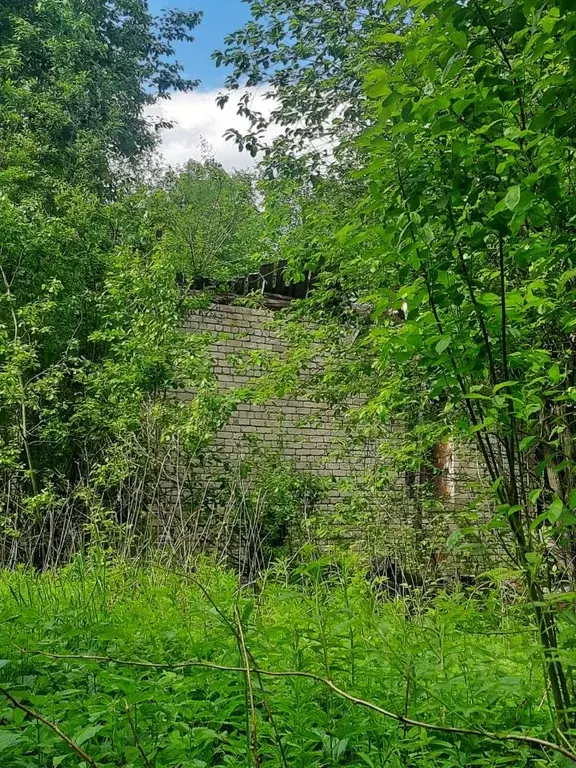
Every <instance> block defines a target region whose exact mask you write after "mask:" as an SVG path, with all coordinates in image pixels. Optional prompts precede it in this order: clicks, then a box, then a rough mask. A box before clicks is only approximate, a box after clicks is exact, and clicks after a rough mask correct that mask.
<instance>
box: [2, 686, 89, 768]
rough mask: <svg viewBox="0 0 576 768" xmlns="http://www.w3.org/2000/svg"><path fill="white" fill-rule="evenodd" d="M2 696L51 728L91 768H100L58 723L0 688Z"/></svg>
mask: <svg viewBox="0 0 576 768" xmlns="http://www.w3.org/2000/svg"><path fill="white" fill-rule="evenodd" d="M0 694H2V696H5V697H6V698H7V699H8V701H9V702H10V703H11V704H12V706H13V707H15V708H16V709H20V710H22V712H25V713H26V714H27V715H29V716H30V717H32V718H33V719H34V720H38V722H39V723H42V725H45V726H46V727H47V728H50V730H51V731H54V733H55V734H56V736H58V738H60V739H62V741H64V742H65V743H66V744H67V745H68V746H69V747H70V749H71V750H72V751H73V752H76V754H77V755H78V757H81V758H82V760H84V762H85V763H87V764H88V765H89V766H91V768H98V766H97V764H96V762H95V760H93V759H92V758H91V757H90V755H88V754H87V753H86V752H84V750H83V749H82V747H80V746H78V744H76V742H75V741H72V739H71V738H70V736H67V735H66V734H65V733H64V731H61V730H60V728H59V727H58V726H57V725H56V723H53V722H52V721H51V720H48V719H46V718H45V717H44V715H41V714H40V713H39V712H36V711H35V710H34V709H30V707H27V706H26V705H25V704H22V702H21V701H18V699H15V698H14V696H12V694H11V693H9V692H8V691H7V690H6V689H5V688H0Z"/></svg>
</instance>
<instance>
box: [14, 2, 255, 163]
mask: <svg viewBox="0 0 576 768" xmlns="http://www.w3.org/2000/svg"><path fill="white" fill-rule="evenodd" d="M0 2H2V0H0ZM148 3H149V7H150V11H151V13H153V14H154V15H158V14H160V12H161V11H162V9H163V8H182V9H183V10H190V9H192V10H198V11H203V12H204V18H203V20H202V23H201V24H200V26H199V27H197V28H196V30H195V31H194V36H195V41H194V42H193V43H190V44H189V43H186V44H179V45H178V46H177V57H178V60H179V61H180V63H181V64H182V65H183V66H184V71H185V74H186V75H187V76H188V77H191V78H193V79H200V80H201V81H202V84H201V86H200V88H199V89H198V90H196V91H193V92H192V93H175V94H173V95H172V98H171V99H169V100H165V101H161V102H159V103H158V104H156V105H155V106H154V107H152V108H151V110H150V113H151V115H152V116H153V117H155V118H163V119H164V120H168V121H170V122H171V123H173V126H174V127H173V128H172V129H171V130H166V131H164V132H163V133H162V134H161V146H160V153H161V155H162V158H163V160H164V161H165V162H166V163H169V164H170V165H174V166H181V165H183V164H184V163H186V161H187V160H189V159H191V158H193V159H195V160H201V159H202V158H203V157H205V156H206V147H208V148H209V150H208V153H209V154H210V155H211V156H213V157H215V158H216V159H217V160H218V161H219V162H221V163H222V164H223V165H224V166H225V167H226V168H228V169H234V168H238V169H240V168H252V167H253V166H254V164H255V161H254V159H253V158H252V157H250V155H249V154H247V153H240V152H238V149H237V147H236V145H235V143H234V142H233V141H226V140H225V134H226V131H227V130H228V129H230V128H234V129H236V130H239V131H243V130H245V129H247V128H248V124H247V121H246V119H245V118H244V117H241V116H239V115H238V114H237V101H238V98H239V97H241V96H242V95H243V94H244V93H245V91H244V90H242V91H239V92H238V93H237V94H235V95H234V97H233V98H231V100H230V102H229V104H228V105H227V106H226V108H225V109H224V110H221V109H220V108H219V107H217V106H216V97H217V96H218V93H219V92H220V91H221V90H222V88H223V85H224V80H225V78H226V70H225V69H223V68H217V67H216V66H215V65H214V62H213V61H212V58H211V54H212V53H213V51H214V50H216V49H217V48H221V47H222V46H223V43H224V37H225V36H226V35H227V34H229V33H230V32H234V31H236V30H237V29H239V28H240V27H242V26H243V25H244V23H245V22H246V21H248V19H249V18H250V6H249V4H248V3H244V2H242V0H148ZM266 93H267V92H266V88H265V87H260V88H251V89H250V90H249V95H250V98H251V100H252V104H253V105H254V107H255V108H256V109H258V110H261V111H264V112H266V111H268V110H269V109H270V102H269V101H268V100H267V99H266Z"/></svg>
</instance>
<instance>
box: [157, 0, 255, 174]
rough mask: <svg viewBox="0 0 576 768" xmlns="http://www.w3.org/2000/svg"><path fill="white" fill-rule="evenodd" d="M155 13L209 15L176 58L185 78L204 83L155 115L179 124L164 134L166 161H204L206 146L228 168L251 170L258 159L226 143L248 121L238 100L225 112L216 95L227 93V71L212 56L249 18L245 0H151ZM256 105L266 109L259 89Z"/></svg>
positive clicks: (180, 47) (177, 96) (176, 96)
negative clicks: (238, 107) (230, 131)
mask: <svg viewBox="0 0 576 768" xmlns="http://www.w3.org/2000/svg"><path fill="white" fill-rule="evenodd" d="M149 7H150V11H151V12H152V13H153V14H155V15H157V14H159V13H160V11H161V10H162V9H163V8H166V7H175V8H183V9H185V10H188V9H192V10H199V11H203V12H204V18H203V20H202V23H201V24H200V26H199V27H197V28H196V29H195V30H194V38H195V40H194V42H193V43H182V44H178V46H177V57H178V60H179V61H180V63H181V64H182V65H183V66H184V73H185V75H186V76H188V77H191V78H194V79H199V80H201V85H200V87H199V88H198V89H197V90H196V91H195V92H193V93H188V94H181V93H178V94H174V96H173V97H172V99H170V100H169V101H163V102H160V103H159V104H158V105H156V106H155V107H154V108H153V109H152V110H151V113H152V114H153V115H155V116H160V117H163V118H165V119H168V120H170V121H172V122H173V123H175V127H174V128H173V129H172V130H171V131H167V132H165V133H163V135H162V146H161V152H162V155H163V158H164V160H165V161H166V162H168V163H170V164H172V165H179V164H182V163H184V162H186V160H188V159H189V158H194V159H201V157H202V143H203V142H206V143H207V144H208V145H209V146H210V147H211V152H212V154H213V155H214V156H215V157H216V159H217V160H219V161H220V162H221V163H222V164H223V165H224V166H225V167H226V168H228V169H233V168H249V167H252V166H253V165H254V160H253V159H252V158H251V157H250V155H249V154H247V153H240V152H238V150H237V149H236V146H235V144H234V143H233V142H230V141H225V140H224V138H223V135H224V133H225V131H226V130H227V129H228V128H236V129H242V127H243V126H245V125H246V122H245V121H244V120H243V119H242V118H239V117H238V116H237V115H236V106H235V105H236V101H237V99H232V100H231V102H230V103H229V104H228V106H227V107H226V108H225V109H224V110H221V109H220V108H219V107H217V106H216V103H215V102H216V96H217V95H218V93H219V92H220V91H221V90H222V87H223V85H224V80H225V77H226V74H227V73H226V70H225V69H223V68H217V67H216V66H215V64H214V62H213V61H212V59H211V54H212V52H213V51H214V50H216V49H217V48H222V47H223V44H224V37H225V36H226V35H227V34H228V33H230V32H234V31H235V30H236V29H239V28H240V27H241V26H242V25H243V24H244V23H245V22H246V21H247V20H248V19H249V18H250V9H249V6H248V4H247V3H244V2H242V0H149ZM251 95H252V97H253V102H254V103H255V105H257V106H264V107H265V100H264V98H263V92H262V91H258V90H256V91H254V92H253V93H252V94H251Z"/></svg>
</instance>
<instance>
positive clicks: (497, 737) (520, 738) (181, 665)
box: [0, 648, 576, 764]
mask: <svg viewBox="0 0 576 768" xmlns="http://www.w3.org/2000/svg"><path fill="white" fill-rule="evenodd" d="M19 650H21V651H22V652H23V653H27V654H32V655H39V656H47V657H48V658H51V659H61V660H65V661H74V660H77V661H96V662H98V663H109V664H121V665H124V666H132V667H144V668H147V669H186V668H191V667H196V668H201V669H212V670H215V671H219V672H236V673H241V674H243V675H246V672H247V669H246V668H245V667H230V666H225V665H222V664H216V663H214V662H210V661H200V660H198V661H197V660H190V661H181V662H176V663H172V664H170V663H160V664H157V663H154V662H151V661H129V660H125V659H116V658H114V657H112V656H88V655H69V654H57V653H48V652H47V651H29V650H26V649H25V648H20V649H19ZM249 671H250V672H253V673H254V674H258V675H266V676H267V677H276V678H281V677H284V678H293V677H300V678H306V679H308V680H313V681H314V682H316V683H320V684H321V685H324V686H326V688H329V689H330V690H331V691H333V692H334V693H335V694H336V695H337V696H340V697H341V698H342V699H345V700H346V701H350V702H352V704H356V705H357V706H359V707H363V708H364V709H368V710H370V711H371V712H376V713H377V714H379V715H382V716H383V717H387V718H389V719H390V720H395V721H396V722H397V723H401V724H402V725H406V726H412V727H414V728H422V729H424V730H427V731H437V732H440V733H454V734H462V735H468V736H478V737H480V738H483V739H489V740H490V741H496V742H505V741H511V742H516V743H518V744H526V745H528V746H531V747H534V748H536V749H549V750H551V751H552V752H557V753H558V754H560V755H564V757H567V758H568V759H569V760H571V761H572V762H573V763H575V764H576V753H575V752H573V751H572V750H570V749H567V748H565V747H561V746H560V745H559V744H555V743H554V742H552V741H547V740H546V739H539V738H537V737H536V736H525V735H523V734H521V733H503V734H500V733H493V732H492V731H485V730H483V729H480V728H456V727H451V726H447V725H437V724H435V723H427V722H424V721H422V720H414V719H413V718H410V717H405V716H404V715H399V714H397V713H395V712H390V711H389V710H387V709H384V708H383V707H380V706H378V705H377V704H374V703H373V702H371V701H368V700H366V699H361V698H359V697H358V696H354V695H353V694H351V693H348V692H347V691H344V690H342V688H339V687H338V686H337V685H336V684H335V683H334V682H332V680H329V679H328V678H326V677H322V676H321V675H317V674H315V673H314V672H302V671H297V670H293V671H285V672H280V671H273V670H267V669H259V668H256V667H251V668H250V670H249ZM0 690H1V689H0Z"/></svg>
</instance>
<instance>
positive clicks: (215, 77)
mask: <svg viewBox="0 0 576 768" xmlns="http://www.w3.org/2000/svg"><path fill="white" fill-rule="evenodd" d="M149 6H150V11H151V12H152V13H153V14H155V15H156V14H159V13H160V11H161V10H162V9H163V8H182V9H184V10H189V9H192V10H196V11H203V12H204V18H203V20H202V24H201V25H200V26H199V27H197V29H196V30H195V35H194V36H195V38H196V39H195V42H194V43H192V44H182V45H179V46H178V59H179V60H180V63H181V64H183V65H184V67H185V71H186V75H187V76H189V77H192V78H199V79H200V80H202V85H201V90H203V91H206V90H211V89H214V88H219V87H221V86H222V84H223V82H224V78H225V76H226V71H225V70H224V69H222V68H219V69H217V68H216V67H215V66H214V62H213V61H212V59H211V54H212V52H213V51H214V50H215V49H216V48H221V47H222V45H223V41H224V37H225V36H226V35H227V34H228V33H229V32H234V31H235V30H236V29H239V28H240V27H241V26H242V25H243V24H244V22H246V21H247V20H248V19H249V18H250V8H249V5H248V4H247V3H243V2H242V0H149Z"/></svg>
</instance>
